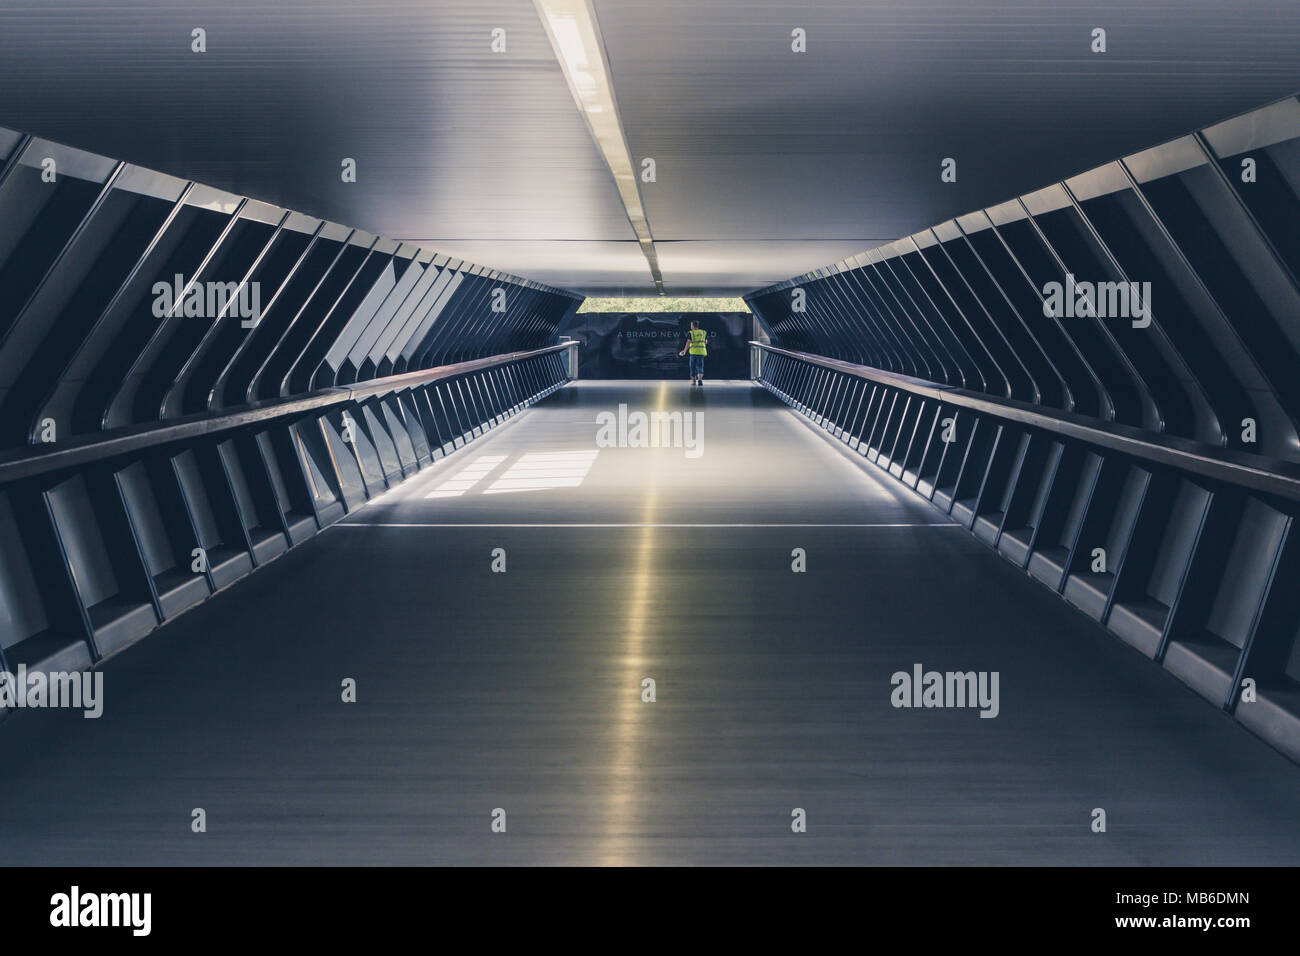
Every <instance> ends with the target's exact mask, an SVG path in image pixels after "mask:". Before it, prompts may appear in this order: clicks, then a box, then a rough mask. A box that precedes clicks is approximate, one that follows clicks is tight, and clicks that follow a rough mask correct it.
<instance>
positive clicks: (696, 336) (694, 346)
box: [690, 329, 709, 355]
mask: <svg viewBox="0 0 1300 956" xmlns="http://www.w3.org/2000/svg"><path fill="white" fill-rule="evenodd" d="M690 336H691V354H692V355H708V354H709V353H708V350H707V349H705V347H704V340H705V338H706V337H707V334H706V333H705V331H704V330H703V329H691V331H690Z"/></svg>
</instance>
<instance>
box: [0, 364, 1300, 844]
mask: <svg viewBox="0 0 1300 956" xmlns="http://www.w3.org/2000/svg"><path fill="white" fill-rule="evenodd" d="M620 403H626V404H627V405H628V406H629V408H630V409H632V410H637V409H640V410H653V409H656V408H664V409H680V410H683V411H688V412H694V411H699V412H702V413H703V416H704V425H705V428H704V435H703V443H702V446H701V448H700V450H701V454H700V455H699V456H698V457H694V458H692V457H688V456H687V455H686V450H685V449H683V448H659V449H646V448H604V449H598V448H597V445H596V442H595V435H596V430H597V415H598V414H599V413H600V412H602V411H616V410H617V407H618V405H619V404H620ZM593 452H595V454H594V455H593ZM525 454H528V455H531V456H533V457H531V458H529V459H527V460H525V461H523V462H522V463H520V459H521V457H522V456H523V455H525ZM493 459H499V460H495V461H494V460H493ZM588 465H589V466H590V467H589V470H588V467H587V466H588ZM463 470H468V473H469V475H470V476H471V477H466V478H463V479H462V478H458V475H459V474H460V473H461V472H462V471H463ZM874 470H875V469H874V466H871V465H865V464H859V463H857V462H855V461H853V460H852V459H851V458H850V457H849V456H848V455H846V454H845V453H843V452H842V451H841V450H840V449H838V448H837V447H835V446H834V445H833V444H832V443H830V442H828V441H827V440H826V439H825V438H824V437H822V436H820V435H818V434H816V433H815V432H814V431H813V430H812V429H810V428H809V427H808V426H807V425H806V424H805V423H803V422H802V421H801V420H799V419H798V418H796V417H795V416H794V415H793V413H791V412H790V411H788V410H787V409H785V408H784V407H783V406H781V405H779V404H778V403H776V402H775V401H774V400H773V399H771V398H770V397H769V396H768V395H767V394H766V393H765V392H763V391H761V390H759V389H757V388H754V387H753V386H751V385H749V384H748V383H734V384H721V383H711V384H710V385H708V386H707V387H706V388H704V389H702V390H694V391H692V390H690V389H689V388H688V387H687V385H686V383H684V382H673V383H667V384H661V383H644V384H637V383H605V384H598V383H584V384H580V385H573V386H569V387H567V388H565V389H563V390H562V391H560V392H558V393H556V394H555V395H554V396H553V397H552V398H551V399H550V400H548V401H547V402H545V403H543V404H542V405H539V406H537V407H535V408H533V409H531V410H529V411H528V412H526V413H525V414H524V415H522V416H520V417H519V418H517V419H516V420H514V421H513V422H512V423H510V424H507V425H506V426H505V427H503V428H501V429H500V430H498V431H496V432H493V433H492V434H490V435H489V436H488V437H486V438H484V439H482V440H481V441H479V442H475V443H474V444H473V445H471V446H470V447H468V448H467V449H465V450H462V451H460V452H457V453H456V454H455V455H453V456H451V457H450V458H448V459H446V460H445V461H441V462H439V463H437V464H436V465H435V466H434V467H432V468H431V469H428V470H427V471H426V472H424V473H422V474H421V475H419V476H417V477H415V478H413V479H412V480H411V481H409V482H407V483H406V484H404V485H401V486H399V487H398V488H397V489H395V490H394V491H392V492H390V493H389V494H388V495H387V496H385V497H383V498H381V499H378V500H377V501H375V502H373V503H372V504H370V505H369V506H367V507H365V508H363V509H361V510H360V511H358V512H356V513H354V514H353V515H352V516H351V517H349V518H348V519H347V520H346V521H345V522H344V523H342V524H340V525H337V526H335V527H334V528H331V529H329V530H327V531H326V532H324V533H323V534H321V535H319V536H318V537H317V538H316V539H314V540H312V541H310V542H308V543H306V544H304V545H303V546H301V547H300V548H298V549H295V550H294V551H293V552H290V553H289V554H288V555H286V556H285V557H284V558H282V559H280V560H279V561H277V562H275V563H274V564H273V565H272V566H271V567H270V568H268V569H266V570H263V571H260V572H258V573H257V574H255V575H254V576H252V577H251V578H249V579H247V580H245V581H243V582H241V583H239V584H237V585H235V586H234V587H233V588H231V589H229V590H228V591H226V592H224V593H222V594H220V595H218V596H217V597H215V598H213V599H212V600H210V601H209V602H207V603H206V604H204V605H202V606H201V607H199V608H197V609H196V610H194V611H192V612H190V613H189V614H186V615H184V616H183V617H182V618H180V619H179V620H177V621H176V622H174V623H172V624H169V625H168V626H167V627H165V628H163V629H162V630H160V631H158V632H156V633H155V634H154V635H152V636H150V637H148V638H146V639H145V640H144V641H142V642H141V643H140V644H138V645H136V646H135V647H133V648H131V649H129V650H128V651H126V652H124V653H123V654H121V655H119V656H118V657H116V658H114V659H112V660H111V661H109V662H108V663H107V664H106V665H105V667H104V670H105V697H106V704H105V714H104V716H103V717H102V718H101V719H99V720H84V719H82V718H81V717H80V716H79V714H72V713H66V712H62V713H61V712H53V711H39V712H38V711H28V712H23V713H19V714H16V715H14V716H13V717H11V718H10V719H8V720H5V721H4V722H3V723H2V724H0V766H2V767H3V768H4V770H3V773H0V806H2V810H0V858H2V859H3V860H4V861H5V862H6V863H10V864H35V863H76V864H109V863H112V864H138V863H174V864H231V863H270V864H290V863H309V864H315V863H363V864H368V863H376V864H378V863H458V864H475V863H482V864H492V863H576V864H599V863H614V864H623V863H654V864H659V863H871V864H974V863H991V864H1022V863H1048V864H1052V863H1066V864H1088V865H1091V864H1228V863H1235V864H1279V863H1287V864H1295V863H1297V862H1300V813H1298V812H1297V810H1300V768H1297V767H1296V766H1294V765H1293V764H1291V763H1289V762H1288V761H1287V760H1285V759H1284V758H1282V757H1281V756H1279V755H1278V754H1276V753H1275V752H1273V751H1272V750H1270V749H1269V748H1268V747H1267V746H1266V745H1264V744H1263V743H1262V742H1260V741H1259V740H1257V739H1256V738H1254V737H1253V736H1251V735H1250V734H1249V733H1247V732H1246V731H1244V730H1243V729H1241V728H1240V727H1238V726H1236V725H1235V724H1234V723H1233V722H1232V721H1231V720H1230V719H1229V718H1227V717H1225V716H1224V715H1223V714H1221V713H1219V712H1218V711H1216V710H1215V709H1214V708H1213V707H1212V706H1210V705H1209V704H1207V703H1205V702H1203V701H1202V700H1201V699H1199V698H1198V697H1196V696H1195V695H1193V694H1192V693H1191V692H1190V691H1188V690H1187V689H1185V688H1184V687H1183V686H1182V685H1181V684H1179V683H1178V682H1177V681H1175V680H1174V679H1173V678H1171V677H1169V676H1168V675H1167V674H1165V673H1164V672H1162V671H1161V669H1160V668H1159V667H1157V666H1156V665H1154V664H1152V663H1150V662H1149V661H1146V660H1145V659H1144V658H1142V657H1141V656H1140V655H1138V654H1137V653H1136V652H1134V651H1131V650H1130V649H1128V648H1127V647H1125V646H1124V645H1123V644H1122V643H1121V642H1119V641H1118V640H1116V639H1115V638H1112V637H1110V636H1109V635H1108V634H1107V633H1106V632H1105V631H1103V630H1102V629H1101V628H1099V627H1097V626H1096V625H1094V624H1092V623H1091V622H1090V621H1088V620H1086V619H1085V618H1084V617H1083V616H1082V615H1080V614H1078V613H1077V612H1074V611H1072V610H1070V609H1068V608H1067V607H1066V606H1065V605H1064V604H1063V603H1062V602H1061V601H1060V600H1059V599H1058V598H1057V597H1055V596H1054V595H1052V594H1051V593H1049V592H1048V591H1047V590H1046V589H1044V588H1043V587H1042V586H1041V585H1038V584H1037V583H1035V582H1033V581H1031V580H1029V579H1028V578H1027V577H1026V576H1025V575H1024V574H1022V573H1021V572H1020V571H1018V570H1016V569H1015V568H1013V567H1011V566H1010V565H1009V564H1008V563H1007V562H1005V561H1004V560H1002V559H1001V558H999V557H997V556H996V555H995V554H993V553H992V552H990V551H989V550H988V549H987V548H985V547H984V546H983V545H981V544H979V543H977V542H976V541H975V540H974V539H973V538H971V537H970V536H969V535H967V534H966V533H965V532H964V531H961V530H959V529H957V528H956V527H955V526H953V525H951V524H948V523H947V522H946V519H944V518H943V517H942V516H940V515H939V514H938V512H936V511H934V510H933V509H931V508H930V507H929V506H928V505H925V504H924V503H922V502H920V501H919V500H917V499H915V498H914V497H913V496H912V494H911V493H910V492H908V491H906V490H904V489H902V488H901V486H898V485H897V484H896V483H894V482H893V481H891V480H888V479H881V478H877V477H876V476H875V475H874V474H873V472H874ZM476 474H477V475H480V476H481V477H478V478H477V479H475V478H473V477H472V476H474V475H476ZM520 475H524V476H526V477H527V478H528V481H526V482H523V483H522V484H526V485H530V486H532V487H531V490H519V486H520V484H521V483H520V482H518V481H516V480H515V479H517V478H518V477H519V476H520ZM499 481H501V482H503V484H497V483H498V482H499ZM576 482H580V483H576ZM430 495H433V496H434V497H429V496H430ZM496 548H503V549H505V554H506V567H507V570H506V573H504V574H500V573H493V572H492V571H491V569H490V565H491V562H492V552H493V549H496ZM795 548H802V549H804V550H805V552H806V555H807V572H806V573H803V574H796V573H793V572H792V571H791V560H792V559H791V551H792V549H795ZM915 663H921V664H922V665H924V667H925V668H926V669H935V670H941V671H947V670H976V671H998V672H999V674H1000V706H1001V713H1000V715H999V716H998V717H997V718H996V719H991V720H990V719H980V718H979V717H978V716H977V714H976V711H974V710H969V709H965V710H962V709H928V710H926V709H920V710H918V709H895V708H893V707H892V706H891V705H890V693H891V690H892V687H891V684H890V676H891V675H892V674H893V673H894V672H895V671H898V670H910V669H911V667H912V665H913V664H915ZM349 677H350V678H354V679H355V680H356V682H357V686H358V697H359V699H358V701H357V703H355V704H345V703H343V702H341V701H340V682H341V681H342V680H343V679H344V678H349ZM647 677H649V678H652V679H653V680H654V681H655V682H656V693H657V700H656V701H655V702H654V703H643V702H642V700H641V695H642V681H643V679H644V678H647ZM195 807H202V808H203V809H204V810H205V811H206V814H207V832H206V833H204V834H195V833H192V832H191V830H190V820H191V811H192V809H193V808H195ZM1096 807H1101V808H1104V809H1105V810H1106V813H1107V816H1108V830H1107V832H1106V833H1104V834H1097V833H1093V832H1092V831H1091V829H1090V826H1089V824H1090V822H1091V819H1092V816H1091V811H1092V810H1093V808H1096ZM496 808H502V809H504V810H505V812H506V832H505V833H503V834H501V833H493V832H491V821H492V814H493V811H494V809H496ZM794 808H802V809H803V810H804V811H805V812H806V815H807V832H806V833H803V834H795V833H792V832H791V826H790V823H791V811H792V810H793V809H794Z"/></svg>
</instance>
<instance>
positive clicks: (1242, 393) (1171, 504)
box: [746, 97, 1300, 760]
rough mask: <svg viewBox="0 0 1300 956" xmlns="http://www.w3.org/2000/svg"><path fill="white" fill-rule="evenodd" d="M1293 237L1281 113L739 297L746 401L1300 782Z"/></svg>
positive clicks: (1294, 116)
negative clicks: (1058, 296) (816, 433)
mask: <svg viewBox="0 0 1300 956" xmlns="http://www.w3.org/2000/svg"><path fill="white" fill-rule="evenodd" d="M1296 222H1300V100H1297V99H1296V98H1294V97H1291V98H1288V99H1285V100H1281V101H1278V102H1276V103H1273V104H1271V105H1269V106H1265V107H1263V108H1261V109H1258V110H1255V111H1252V112H1250V113H1247V114H1244V115H1242V116H1238V117H1235V118H1233V119H1230V120H1227V121H1225V122H1223V123H1219V124H1216V125H1215V126H1212V127H1209V128H1207V129H1205V130H1201V131H1198V132H1195V133H1191V134H1189V135H1187V136H1183V137H1179V138H1178V139H1176V140H1173V141H1172V142H1169V143H1165V144H1163V145H1161V146H1157V147H1154V148H1151V149H1147V150H1143V151H1141V152H1139V153H1136V154H1133V155H1131V156H1126V157H1123V158H1121V159H1117V160H1115V161H1113V162H1111V163H1107V164H1105V165H1104V166H1102V167H1099V168H1097V169H1094V170H1090V171H1088V172H1085V173H1081V174H1080V175H1078V176H1075V177H1072V178H1071V179H1068V180H1066V181H1065V182H1062V183H1057V184H1054V185H1051V186H1048V187H1046V188H1044V189H1040V190H1037V191H1036V192H1034V193H1030V194H1028V195H1025V196H1021V197H1018V198H1016V199H1013V200H1011V201H1009V202H1006V203H1002V204H999V205H997V206H994V207H990V208H988V209H984V210H979V211H977V212H973V213H970V214H968V215H965V216H961V217H958V218H957V219H955V220H951V221H949V222H945V223H940V224H938V225H935V226H934V227H932V228H930V229H927V230H924V231H922V232H919V233H916V234H914V235H912V236H909V237H907V238H906V239H903V240H899V241H898V242H895V243H891V244H889V245H886V246H883V247H881V248H879V249H875V250H872V251H870V252H867V253H864V254H863V255H860V256H855V257H853V258H852V259H848V260H844V261H842V262H839V263H836V264H834V265H831V266H828V267H826V268H824V269H819V270H816V271H815V272H812V273H808V274H805V275H802V276H798V277H795V278H792V279H789V280H786V281H785V282H782V283H778V284H777V285H774V286H770V287H768V288H766V289H762V290H759V291H757V292H755V293H752V294H751V295H749V296H747V297H746V301H747V302H748V303H749V305H750V307H751V309H753V311H754V313H755V315H756V316H758V317H759V319H760V321H761V322H762V323H763V325H764V327H765V328H766V329H767V330H768V333H769V335H770V338H771V345H765V344H761V343H757V342H755V343H752V352H753V357H752V361H751V368H752V372H753V376H754V378H755V379H756V380H757V381H758V382H760V383H761V384H762V385H763V386H764V387H766V388H767V389H768V390H769V391H771V392H772V393H773V394H775V395H777V396H778V397H780V398H781V399H782V400H783V401H785V402H787V403H789V404H791V405H792V406H793V407H794V408H796V409H797V410H798V411H799V412H801V413H802V414H804V415H806V416H808V417H809V418H810V419H811V420H812V421H813V422H814V423H815V424H817V425H819V426H821V427H823V428H825V429H826V430H827V431H829V432H830V433H831V434H832V435H833V436H835V437H837V438H839V439H840V440H841V441H843V442H844V443H845V444H846V445H848V446H849V448H851V449H852V450H854V451H856V452H858V453H859V454H861V455H862V456H863V457H865V458H866V459H867V460H868V461H871V462H873V463H875V464H876V465H878V466H879V467H880V468H881V469H882V470H884V471H885V472H886V473H888V474H890V475H891V476H893V477H894V478H896V479H898V480H899V481H901V482H902V483H903V484H904V485H905V486H907V487H908V488H910V489H912V490H913V491H915V492H916V493H917V494H919V495H921V496H922V497H923V498H925V499H926V500H927V501H930V502H931V503H932V504H933V505H934V506H935V507H937V508H939V509H940V510H942V511H943V512H944V513H946V514H948V515H949V516H951V517H952V518H953V519H954V520H956V521H958V522H959V523H961V524H962V525H963V526H965V527H966V528H967V529H968V530H970V531H971V532H972V533H973V534H974V535H976V537H978V538H980V539H981V540H982V541H984V542H985V543H986V544H988V545H989V546H990V547H992V548H993V549H994V550H995V551H997V552H998V553H999V554H1001V555H1003V556H1004V557H1006V558H1007V559H1008V560H1010V561H1012V562H1013V563H1014V564H1015V565H1016V566H1017V567H1020V568H1022V569H1024V570H1025V571H1026V572H1027V573H1028V574H1030V575H1031V576H1033V577H1034V578H1036V579H1037V580H1039V581H1041V582H1042V583H1044V584H1046V585H1047V586H1049V587H1050V588H1052V589H1053V590H1054V591H1055V592H1057V593H1058V594H1060V595H1061V596H1062V597H1064V598H1065V599H1066V600H1067V601H1069V602H1070V603H1072V604H1073V605H1075V606H1076V607H1078V608H1079V609H1080V610H1082V611H1083V612H1084V613H1087V614H1088V615H1090V616H1091V617H1093V618H1094V619H1096V620H1097V621H1098V622H1100V623H1101V624H1103V625H1104V626H1105V627H1107V628H1108V629H1109V630H1110V631H1111V632H1113V633H1114V634H1116V635H1117V636H1119V637H1120V638H1122V639H1123V640H1124V641H1126V642H1127V643H1128V644H1130V645H1131V646H1133V647H1135V648H1137V649H1138V650H1140V651H1141V652H1142V653H1143V654H1145V655H1146V656H1148V657H1150V658H1151V659H1153V660H1154V661H1156V662H1158V663H1160V664H1162V665H1163V666H1164V667H1165V668H1166V669H1167V670H1168V671H1170V673H1172V674H1174V675H1175V676H1177V677H1178V678H1179V679H1181V680H1183V681H1184V682H1185V683H1187V684H1188V685H1189V686H1191V687H1192V688H1193V689H1194V690H1196V691H1197V692H1198V693H1200V694H1201V695H1203V696H1204V697H1206V698H1207V699H1209V700H1211V701H1212V702H1214V703H1215V704H1216V705H1217V706H1219V707H1221V708H1223V709H1224V710H1225V711H1227V712H1228V713H1231V714H1232V715H1233V716H1234V717H1235V718H1236V719H1237V720H1239V721H1241V722H1242V723H1243V724H1246V725H1247V726H1249V727H1250V728H1251V729H1252V730H1254V731H1255V732H1256V733H1258V734H1259V735H1260V736H1262V737H1264V738H1265V739H1266V740H1268V741H1269V742H1270V743H1272V744H1273V745H1274V746H1276V747H1277V748H1278V749H1280V750H1282V751H1284V752H1286V753H1287V754H1289V755H1290V756H1291V757H1292V758H1293V759H1297V760H1300V596H1298V595H1297V594H1296V593H1295V589H1294V587H1293V582H1294V579H1295V573H1296V571H1297V569H1298V568H1300V532H1295V530H1294V529H1295V519H1296V516H1297V514H1300V510H1298V509H1300V437H1298V435H1300V430H1298V428H1297V423H1300V387H1298V386H1300V377H1298V376H1297V375H1296V370H1297V369H1300V281H1298V280H1297V276H1300V231H1297V230H1296V228H1295V224H1296ZM1067 277H1072V278H1070V279H1068V280H1067ZM1067 281H1070V282H1073V281H1089V282H1093V283H1103V282H1108V283H1109V282H1114V283H1126V284H1127V283H1139V284H1141V283H1150V286H1149V287H1147V288H1149V290H1150V291H1149V295H1146V294H1144V295H1143V296H1142V301H1141V302H1140V303H1139V309H1138V310H1137V311H1138V314H1131V315H1126V316H1121V317H1114V316H1110V317H1097V316H1095V315H1092V316H1068V317H1067V316H1061V315H1059V314H1055V313H1054V312H1053V310H1049V309H1045V308H1044V303H1045V301H1047V296H1048V293H1047V290H1048V289H1049V288H1050V284H1051V283H1053V282H1056V283H1062V284H1064V283H1065V282H1067ZM1049 313H1050V314H1049ZM1148 320H1149V321H1148Z"/></svg>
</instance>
